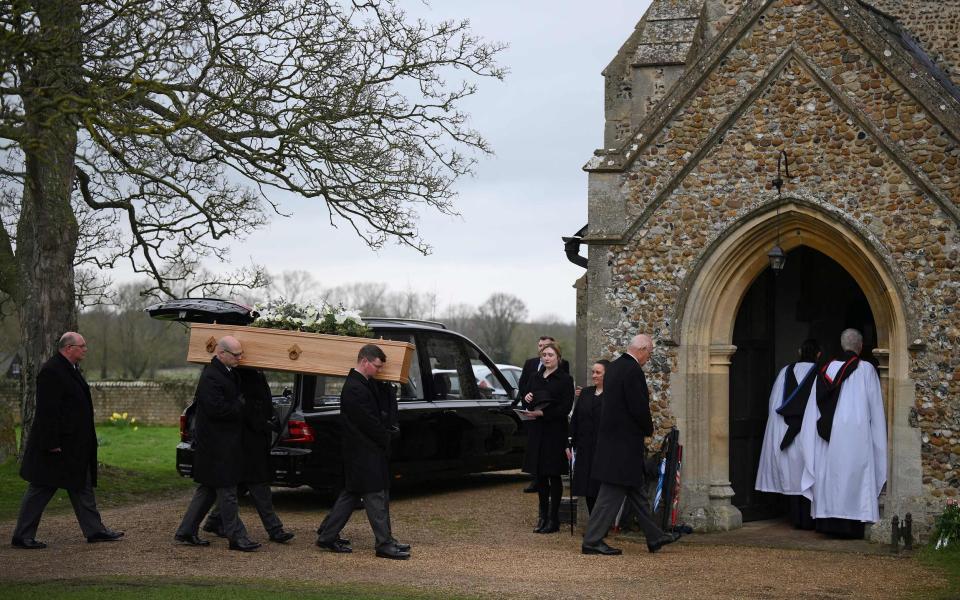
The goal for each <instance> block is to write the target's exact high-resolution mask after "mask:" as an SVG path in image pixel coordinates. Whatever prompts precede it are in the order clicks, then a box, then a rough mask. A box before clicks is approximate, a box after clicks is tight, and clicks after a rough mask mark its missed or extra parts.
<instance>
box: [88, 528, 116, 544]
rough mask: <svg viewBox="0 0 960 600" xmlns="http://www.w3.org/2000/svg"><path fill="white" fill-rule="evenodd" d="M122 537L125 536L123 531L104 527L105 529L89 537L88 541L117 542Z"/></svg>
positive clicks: (89, 542) (91, 542)
mask: <svg viewBox="0 0 960 600" xmlns="http://www.w3.org/2000/svg"><path fill="white" fill-rule="evenodd" d="M122 537H123V532H122V531H114V530H112V529H104V530H103V531H98V532H96V533H95V534H93V535H91V536H89V537H87V543H88V544H96V543H97V542H116V541H117V540H119V539H120V538H122Z"/></svg>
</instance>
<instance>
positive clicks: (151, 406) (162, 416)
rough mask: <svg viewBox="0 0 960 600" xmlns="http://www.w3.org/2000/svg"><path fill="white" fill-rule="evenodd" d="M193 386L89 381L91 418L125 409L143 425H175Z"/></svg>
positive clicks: (103, 418) (99, 418)
mask: <svg viewBox="0 0 960 600" xmlns="http://www.w3.org/2000/svg"><path fill="white" fill-rule="evenodd" d="M196 389H197V384H196V382H163V383H157V382H153V381H96V382H93V383H91V384H90V395H91V396H92V397H93V414H94V419H95V420H96V422H97V423H103V422H104V421H107V420H108V419H109V418H110V415H112V414H113V413H121V414H122V413H127V415H128V417H136V419H137V421H139V422H140V423H143V424H144V425H176V424H177V423H179V419H180V413H182V412H183V409H184V408H186V406H187V405H188V404H190V402H192V401H193V394H194V392H195V391H196Z"/></svg>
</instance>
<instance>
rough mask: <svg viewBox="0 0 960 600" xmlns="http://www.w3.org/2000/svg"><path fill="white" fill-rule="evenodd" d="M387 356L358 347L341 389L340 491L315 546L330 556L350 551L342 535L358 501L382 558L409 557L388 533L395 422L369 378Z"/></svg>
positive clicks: (388, 403)
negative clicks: (341, 484) (361, 505)
mask: <svg viewBox="0 0 960 600" xmlns="http://www.w3.org/2000/svg"><path fill="white" fill-rule="evenodd" d="M386 360H387V356H386V355H385V354H384V353H383V350H381V349H380V347H379V346H377V345H375V344H367V345H366V346H364V347H362V348H360V352H359V354H358V355H357V366H356V368H353V369H350V373H349V374H348V375H347V380H346V381H345V382H344V384H343V389H342V390H341V391H340V426H341V432H342V438H341V439H342V444H343V446H342V450H343V470H344V479H345V480H344V487H343V491H341V492H340V495H339V496H338V497H337V501H336V502H335V503H334V504H333V508H331V509H330V513H329V514H327V517H326V518H325V519H324V520H323V523H322V524H321V525H320V528H319V530H318V534H317V546H319V547H320V548H323V549H325V550H329V551H331V552H352V551H353V548H351V546H350V543H349V542H347V541H346V540H344V539H343V538H341V537H340V532H341V531H342V530H343V527H344V525H346V524H347V521H348V520H349V519H350V515H351V514H352V513H353V507H354V506H356V504H357V502H358V501H359V500H360V499H361V498H362V499H363V506H364V508H366V511H367V519H368V520H369V521H370V527H371V529H373V535H374V538H375V539H376V555H377V556H379V557H381V558H393V559H400V560H404V559H407V558H410V546H409V545H407V544H401V543H400V542H398V541H397V540H396V539H395V538H394V537H393V533H392V532H391V529H390V508H389V503H390V497H389V493H388V488H389V487H390V440H391V438H392V433H393V428H394V425H395V424H396V410H395V407H394V406H393V405H392V400H391V399H390V398H387V397H385V396H384V392H386V390H385V389H384V388H383V387H382V386H381V384H379V383H378V382H376V381H373V380H371V378H372V377H373V376H375V375H376V374H377V373H379V372H380V369H382V368H383V363H384V362H386Z"/></svg>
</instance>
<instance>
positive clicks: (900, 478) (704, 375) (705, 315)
mask: <svg viewBox="0 0 960 600" xmlns="http://www.w3.org/2000/svg"><path fill="white" fill-rule="evenodd" d="M776 208H777V204H776V203H771V204H769V205H767V206H765V207H763V208H761V209H759V210H757V211H755V212H753V213H751V214H749V215H746V216H744V217H742V218H740V219H739V220H738V221H737V222H735V223H734V224H732V225H731V226H730V227H728V228H727V229H726V231H725V232H724V234H723V235H722V236H721V237H720V238H719V239H717V240H716V241H715V242H713V243H712V244H711V245H710V246H709V247H708V248H706V249H705V251H704V254H703V258H702V259H701V260H700V262H699V263H698V264H697V266H696V267H695V269H694V270H693V271H692V272H691V273H690V274H689V275H688V276H687V277H686V278H685V280H684V284H683V289H682V290H681V294H680V300H679V302H678V304H677V306H676V307H675V309H674V312H673V319H672V322H673V323H676V329H675V331H676V332H677V333H676V335H675V338H674V340H673V343H675V344H676V346H677V347H676V350H675V352H676V357H677V372H676V374H675V375H676V377H671V381H672V382H674V383H673V384H672V390H671V398H673V399H674V400H673V401H672V402H671V404H672V408H673V409H674V411H675V413H676V417H677V423H678V425H679V427H680V431H681V439H682V443H683V444H684V445H685V448H684V466H683V472H684V491H685V493H686V494H687V495H686V498H687V505H686V507H685V512H686V515H687V518H688V520H689V522H690V523H691V524H692V525H693V526H694V528H696V529H698V530H701V531H715V530H727V529H732V528H736V527H739V526H740V525H741V524H742V522H743V518H744V515H743V513H741V510H740V509H739V508H738V507H737V506H736V504H735V502H736V503H740V504H743V503H742V501H741V499H739V498H736V500H735V497H736V494H737V491H738V490H737V489H734V477H738V476H740V475H739V473H740V472H741V469H740V467H739V466H738V468H737V471H734V470H732V468H731V462H732V460H731V459H732V458H733V459H734V460H739V458H736V457H732V448H731V442H732V441H733V439H734V436H733V435H732V433H734V432H733V431H732V428H731V424H732V423H731V408H732V402H731V367H732V366H733V362H734V360H735V359H734V357H735V356H736V354H737V350H738V347H737V345H736V344H735V340H734V337H735V330H736V323H737V320H738V317H739V314H740V311H741V308H742V307H743V306H744V302H745V301H748V300H749V299H748V294H749V293H750V291H751V288H752V287H753V285H754V283H756V282H758V281H762V278H763V277H764V275H763V272H764V271H765V270H766V269H767V268H768V260H767V256H766V254H767V251H768V250H769V249H770V247H771V246H772V245H773V244H774V242H775V241H776V240H777V232H778V230H779V231H780V232H781V241H780V244H781V246H782V247H783V248H784V250H785V251H787V252H788V253H791V252H792V251H794V250H796V249H800V248H806V249H805V250H801V251H800V253H799V254H796V255H795V257H789V256H788V258H792V259H793V260H795V261H797V262H799V261H801V260H806V259H809V260H820V259H819V258H815V257H817V254H813V253H812V251H816V252H817V253H818V254H819V255H823V256H824V257H826V258H827V259H828V260H829V261H832V263H834V266H833V267H831V268H834V269H837V268H839V271H840V272H842V273H845V274H846V277H849V280H852V281H853V282H854V283H855V287H856V288H858V289H859V291H860V292H862V297H863V298H864V299H865V300H866V307H867V310H868V313H869V316H870V317H872V322H873V329H874V330H875V333H874V334H873V336H872V338H871V342H872V343H873V345H874V348H873V352H872V354H873V357H874V358H875V359H876V360H877V362H878V363H879V364H878V372H879V374H880V377H881V385H882V387H883V394H884V403H885V406H886V412H887V423H888V427H887V430H888V437H889V440H888V441H889V452H890V459H891V460H890V461H889V463H890V465H891V470H890V473H889V479H888V480H889V483H888V486H887V497H886V498H885V500H886V501H887V504H886V505H887V506H896V505H897V502H899V501H900V499H905V498H908V497H910V496H914V495H919V494H920V493H922V490H921V488H922V483H921V476H920V473H921V468H920V440H919V435H918V432H917V430H915V429H910V428H909V427H908V426H906V424H907V422H908V415H909V411H910V409H911V407H912V406H913V404H914V401H915V396H916V391H915V387H914V384H913V381H912V380H911V379H910V377H909V369H908V365H909V350H908V348H909V347H910V343H911V342H910V340H912V339H914V338H915V337H916V325H915V321H914V318H913V317H912V315H910V314H909V313H908V312H907V310H906V308H905V307H906V306H909V303H908V302H906V301H905V299H906V298H907V296H906V293H907V292H906V290H907V289H908V288H907V286H906V284H905V282H903V281H902V280H901V279H899V278H898V276H897V275H896V270H895V267H894V266H893V264H892V261H891V260H890V258H889V257H886V258H885V257H884V254H883V250H882V248H881V247H880V246H879V245H878V244H877V243H875V242H874V241H872V239H871V238H870V235H869V232H866V231H864V230H863V229H862V227H861V226H860V224H859V223H857V222H856V221H855V220H853V219H851V218H850V217H849V215H847V214H846V213H844V212H843V211H841V210H838V209H836V208H833V207H830V206H827V205H824V204H822V203H820V202H816V201H810V200H805V199H799V198H790V199H784V200H783V201H782V202H780V203H779V212H780V214H779V217H777V216H776ZM791 264H792V263H791ZM771 277H772V275H771ZM814 279H815V281H816V280H817V278H814ZM760 285H763V284H762V283H761V284H760ZM768 285H769V284H768ZM794 299H796V298H794ZM861 308H862V305H861ZM791 310H793V311H796V310H797V308H796V306H794V307H793V308H792V309H791ZM804 310H806V309H804ZM801 316H804V317H805V318H806V316H805V315H801ZM794 317H796V314H794ZM795 320H796V319H795ZM830 327H831V328H833V327H836V326H835V325H830ZM774 329H775V327H774ZM841 329H842V327H841ZM839 333H840V330H837V331H836V333H835V334H834V335H833V336H828V337H829V338H830V339H825V340H822V341H823V343H824V346H825V349H826V352H827V353H828V354H829V353H830V352H831V350H832V347H831V346H830V344H835V343H836V342H835V341H833V338H836V337H837V336H839ZM738 335H739V334H738ZM867 335H869V334H867ZM837 339H838V338H837ZM801 341H802V340H801ZM788 343H789V344H790V345H792V346H793V348H794V350H795V348H796V344H797V343H798V342H797V343H794V342H789V341H786V340H785V341H783V342H782V344H781V343H774V344H773V346H772V347H773V348H774V350H773V351H772V352H771V351H767V354H768V355H772V356H773V358H772V359H770V362H771V363H774V364H775V366H769V367H768V369H767V375H766V377H767V378H768V379H769V381H761V380H760V379H757V380H756V381H760V383H757V384H755V387H756V388H757V390H758V391H757V392H756V395H757V396H758V397H765V398H764V404H765V403H766V399H767V398H769V393H770V387H769V385H770V383H772V375H771V374H770V372H773V373H774V374H775V369H776V368H779V367H780V366H782V364H776V363H778V361H779V362H784V363H785V362H789V360H790V358H792V356H790V357H789V358H786V357H785V356H786V355H785V354H784V353H785V352H787V353H788V352H792V351H793V350H782V349H780V350H777V348H785V347H787V344H788ZM744 346H745V347H746V344H744ZM777 352H780V357H778V355H777ZM760 390H762V391H760ZM764 419H765V417H764ZM894 424H896V425H895V426H894ZM760 435H761V436H762V430H761V432H760ZM746 469H747V471H748V472H749V471H750V470H753V469H754V467H753V466H747V467H746ZM755 473H756V471H755V470H753V475H755ZM753 475H751V477H752V476H753ZM737 487H738V488H743V485H742V484H739V483H738V484H737ZM747 518H757V515H752V514H749V511H748V514H747Z"/></svg>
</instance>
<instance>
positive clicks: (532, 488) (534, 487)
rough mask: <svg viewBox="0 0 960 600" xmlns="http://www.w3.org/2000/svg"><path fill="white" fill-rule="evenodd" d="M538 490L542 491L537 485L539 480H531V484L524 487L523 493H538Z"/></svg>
mask: <svg viewBox="0 0 960 600" xmlns="http://www.w3.org/2000/svg"><path fill="white" fill-rule="evenodd" d="M538 491H540V489H539V488H538V487H537V482H536V481H531V482H530V485H528V486H527V487H525V488H523V493H524V494H536V493H537V492H538Z"/></svg>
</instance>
